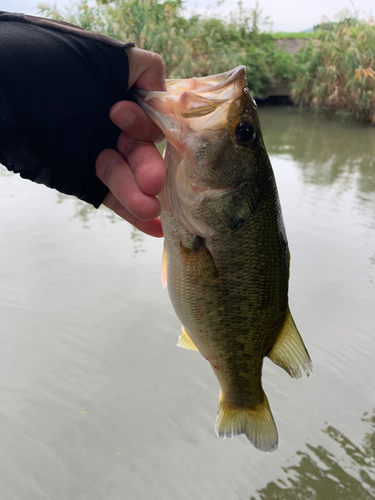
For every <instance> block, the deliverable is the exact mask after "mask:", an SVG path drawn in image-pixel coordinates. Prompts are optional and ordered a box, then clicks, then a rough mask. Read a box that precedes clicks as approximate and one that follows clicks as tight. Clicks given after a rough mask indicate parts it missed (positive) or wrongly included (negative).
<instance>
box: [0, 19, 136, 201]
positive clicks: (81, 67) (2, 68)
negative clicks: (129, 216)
mask: <svg viewBox="0 0 375 500" xmlns="http://www.w3.org/2000/svg"><path fill="white" fill-rule="evenodd" d="M128 47H129V45H127V44H123V43H121V42H118V41H116V40H112V39H110V38H107V37H103V36H101V35H95V34H93V33H89V32H85V31H83V30H80V29H79V28H75V27H71V26H70V25H68V26H66V25H64V24H58V23H56V22H53V21H48V20H41V19H39V18H32V17H29V16H23V15H19V14H18V15H15V14H8V13H0V163H2V164H4V165H5V166H6V167H7V168H8V169H9V170H12V171H14V172H16V173H19V174H20V175H21V176H22V177H24V178H27V179H30V180H32V181H35V182H39V183H43V184H46V185H47V186H49V187H52V188H55V189H57V190H59V191H61V192H64V193H66V194H72V195H75V196H77V197H78V198H80V199H82V200H85V201H87V202H89V203H92V204H93V205H95V206H98V205H100V203H101V201H102V200H103V199H104V197H105V196H106V194H107V192H108V188H107V187H106V186H104V184H102V182H101V181H100V180H99V179H98V178H97V177H96V174H95V161H96V159H97V157H98V155H99V153H100V152H101V151H103V150H104V149H106V148H113V149H115V148H116V146H117V139H118V136H119V133H120V130H119V129H118V128H117V127H116V126H115V125H114V124H113V123H112V122H111V120H110V119H109V110H110V108H111V106H112V105H113V104H115V103H116V102H118V101H121V100H127V99H128V94H127V87H128V77H129V68H128V58H127V56H126V49H127V48H128Z"/></svg>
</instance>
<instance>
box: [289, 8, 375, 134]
mask: <svg viewBox="0 0 375 500" xmlns="http://www.w3.org/2000/svg"><path fill="white" fill-rule="evenodd" d="M292 99H293V101H294V102H295V103H296V104H300V105H302V106H310V107H312V108H315V109H322V110H325V111H326V112H327V113H328V114H330V115H332V114H336V115H337V114H338V115H341V116H349V117H355V118H356V119H358V120H361V121H366V122H370V123H371V124H372V125H375V23H374V21H373V19H370V20H369V21H367V22H365V21H361V20H359V19H358V18H355V17H349V18H347V19H343V20H342V21H340V22H338V23H330V24H327V25H325V26H322V27H321V28H320V29H319V30H317V33H316V38H315V39H313V40H311V41H309V42H307V43H306V44H305V45H304V47H303V48H302V50H300V52H299V53H298V54H297V56H296V67H295V77H294V81H293V83H292Z"/></svg>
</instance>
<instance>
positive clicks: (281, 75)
mask: <svg viewBox="0 0 375 500" xmlns="http://www.w3.org/2000/svg"><path fill="white" fill-rule="evenodd" d="M182 7H183V2H182V0H167V1H164V2H159V1H157V0H143V1H142V2H134V1H132V0H112V1H110V0H109V1H108V0H96V4H92V3H91V2H90V3H89V2H88V1H87V0H79V1H78V2H77V3H76V4H74V5H73V6H72V7H71V8H70V9H69V10H67V11H66V12H65V13H64V14H62V13H61V12H59V11H58V10H56V8H55V7H52V6H48V5H47V6H46V5H44V6H41V7H40V14H41V15H43V16H45V17H50V18H54V19H60V20H63V21H67V22H70V23H73V24H76V25H78V26H81V27H82V28H84V29H87V30H90V31H95V32H99V33H103V34H105V35H108V36H111V37H113V38H116V39H119V40H122V41H124V42H125V41H126V42H128V41H132V42H134V43H135V44H136V46H137V47H140V48H143V49H145V50H150V51H153V52H158V53H159V54H161V55H162V56H163V58H164V61H165V71H166V76H167V78H188V77H191V76H196V77H199V76H206V75H209V74H217V73H222V72H225V71H228V69H229V68H233V67H236V66H239V65H242V64H244V65H246V69H247V75H248V82H249V88H250V90H251V92H252V94H253V96H254V97H255V99H257V100H258V101H264V100H266V99H267V98H268V99H270V98H272V99H274V100H275V97H281V98H282V99H284V100H285V102H288V103H289V102H290V100H291V101H292V102H293V103H294V104H297V105H299V106H303V107H310V108H313V109H319V110H321V111H323V112H324V113H326V114H328V115H330V116H333V115H339V116H342V117H345V118H349V119H356V120H358V121H362V122H365V123H369V124H372V125H375V62H374V61H375V23H374V20H373V19H368V20H361V19H359V18H358V17H355V15H353V16H352V17H346V18H345V19H342V20H341V21H339V22H335V23H326V24H322V25H319V26H316V27H315V30H314V33H311V34H310V33H302V34H301V38H298V34H296V33H293V34H292V35H291V37H290V38H288V36H287V34H283V35H280V34H278V35H273V34H272V33H271V31H270V25H269V23H268V22H266V21H262V16H261V10H260V9H259V7H258V6H256V7H255V8H254V9H250V10H248V9H244V8H243V6H242V4H241V3H239V4H238V6H237V10H235V11H233V12H232V13H231V15H230V19H229V20H224V19H219V18H215V17H209V16H208V15H207V16H201V15H193V16H191V17H190V18H188V19H187V18H185V17H183V15H182ZM272 99H271V100H272ZM279 100H280V99H279Z"/></svg>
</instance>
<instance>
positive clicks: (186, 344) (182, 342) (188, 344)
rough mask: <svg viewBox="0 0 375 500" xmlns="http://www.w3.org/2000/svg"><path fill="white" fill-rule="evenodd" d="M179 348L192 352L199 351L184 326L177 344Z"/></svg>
mask: <svg viewBox="0 0 375 500" xmlns="http://www.w3.org/2000/svg"><path fill="white" fill-rule="evenodd" d="M177 345H178V347H183V348H184V349H191V350H192V351H198V349H197V347H196V345H195V344H194V342H193V341H192V340H191V338H190V337H189V334H188V332H187V331H186V330H185V327H184V326H182V328H181V333H180V337H179V339H178V342H177Z"/></svg>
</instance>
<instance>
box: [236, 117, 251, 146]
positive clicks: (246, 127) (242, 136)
mask: <svg viewBox="0 0 375 500" xmlns="http://www.w3.org/2000/svg"><path fill="white" fill-rule="evenodd" d="M234 135H235V137H236V139H237V141H238V142H240V143H242V144H246V143H248V142H250V141H251V139H253V137H254V136H255V131H254V128H253V126H252V124H251V123H250V122H240V123H239V124H238V125H237V126H236V128H235V129H234Z"/></svg>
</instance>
